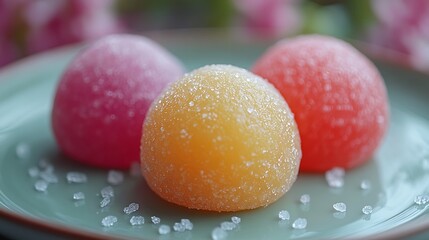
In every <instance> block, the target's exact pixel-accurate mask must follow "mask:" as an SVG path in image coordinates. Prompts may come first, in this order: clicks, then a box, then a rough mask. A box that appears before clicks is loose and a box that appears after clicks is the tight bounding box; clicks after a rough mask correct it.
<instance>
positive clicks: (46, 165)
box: [38, 158, 54, 172]
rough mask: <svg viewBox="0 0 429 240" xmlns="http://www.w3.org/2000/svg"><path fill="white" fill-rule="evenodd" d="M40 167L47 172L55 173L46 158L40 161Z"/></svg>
mask: <svg viewBox="0 0 429 240" xmlns="http://www.w3.org/2000/svg"><path fill="white" fill-rule="evenodd" d="M38 165H39V168H40V169H42V170H43V171H45V172H54V166H53V165H52V164H51V163H50V162H49V160H48V159H46V158H42V159H40V161H39V163H38Z"/></svg>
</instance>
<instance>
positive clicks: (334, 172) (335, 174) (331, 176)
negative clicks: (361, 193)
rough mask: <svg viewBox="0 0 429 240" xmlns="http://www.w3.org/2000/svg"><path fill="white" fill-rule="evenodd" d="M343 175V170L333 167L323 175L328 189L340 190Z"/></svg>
mask: <svg viewBox="0 0 429 240" xmlns="http://www.w3.org/2000/svg"><path fill="white" fill-rule="evenodd" d="M344 175H345V170H344V169H343V168H339V167H335V168H332V169H331V170H329V171H327V172H326V173H325V178H326V181H327V182H328V185H329V186H330V187H333V188H340V187H342V186H344Z"/></svg>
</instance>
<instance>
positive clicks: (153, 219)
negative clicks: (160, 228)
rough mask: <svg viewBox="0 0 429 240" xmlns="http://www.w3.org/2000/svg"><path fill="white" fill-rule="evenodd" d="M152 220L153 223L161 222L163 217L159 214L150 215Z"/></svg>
mask: <svg viewBox="0 0 429 240" xmlns="http://www.w3.org/2000/svg"><path fill="white" fill-rule="evenodd" d="M150 220H151V221H152V223H153V224H159V223H160V222H161V218H159V217H157V216H152V217H150Z"/></svg>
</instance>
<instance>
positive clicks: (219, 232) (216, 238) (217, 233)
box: [212, 227, 228, 240]
mask: <svg viewBox="0 0 429 240" xmlns="http://www.w3.org/2000/svg"><path fill="white" fill-rule="evenodd" d="M227 236H228V233H227V232H226V231H225V230H223V229H222V228H220V227H216V228H215V229H213V231H212V239H213V240H220V239H225V238H226V237H227Z"/></svg>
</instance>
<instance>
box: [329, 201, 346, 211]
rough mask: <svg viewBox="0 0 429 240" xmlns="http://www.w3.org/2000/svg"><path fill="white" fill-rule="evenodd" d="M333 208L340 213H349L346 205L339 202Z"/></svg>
mask: <svg viewBox="0 0 429 240" xmlns="http://www.w3.org/2000/svg"><path fill="white" fill-rule="evenodd" d="M332 207H333V208H334V209H335V210H336V211H338V212H345V211H347V206H346V204H345V203H343V202H338V203H334V205H332Z"/></svg>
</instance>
